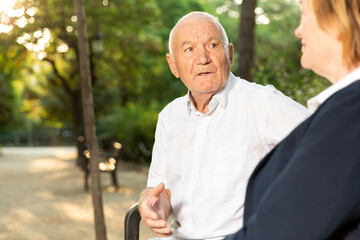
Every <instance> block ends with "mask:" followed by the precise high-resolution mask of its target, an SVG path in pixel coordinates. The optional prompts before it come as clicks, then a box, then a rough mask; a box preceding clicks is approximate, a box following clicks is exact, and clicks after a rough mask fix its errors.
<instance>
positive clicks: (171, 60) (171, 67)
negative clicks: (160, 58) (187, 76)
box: [166, 53, 180, 78]
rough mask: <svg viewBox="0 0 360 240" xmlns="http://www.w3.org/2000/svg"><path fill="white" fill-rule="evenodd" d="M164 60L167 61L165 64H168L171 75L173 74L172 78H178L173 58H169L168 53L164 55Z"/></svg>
mask: <svg viewBox="0 0 360 240" xmlns="http://www.w3.org/2000/svg"><path fill="white" fill-rule="evenodd" d="M166 59H167V62H168V64H169V67H170V70H171V72H172V74H174V76H175V77H176V78H179V77H180V75H179V72H178V71H177V68H176V65H175V61H174V58H173V57H172V56H171V54H169V53H168V54H166Z"/></svg>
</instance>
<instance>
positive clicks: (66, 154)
mask: <svg viewBox="0 0 360 240" xmlns="http://www.w3.org/2000/svg"><path fill="white" fill-rule="evenodd" d="M75 156H76V154H75V148H71V147H46V148H45V147H39V148H3V149H2V156H0V240H92V239H95V234H94V225H93V210H92V202H91V195H90V194H89V193H85V192H84V190H83V184H84V183H83V172H82V171H81V170H80V169H79V168H78V167H76V166H75ZM101 176H102V181H103V202H104V213H105V221H106V228H107V237H108V240H118V239H120V240H121V239H124V216H125V213H126V211H127V210H128V209H129V207H130V206H132V205H133V204H134V203H135V202H136V201H137V199H138V196H139V193H140V191H141V190H142V189H143V188H144V187H145V183H146V178H147V169H146V168H141V167H138V166H135V165H131V164H127V163H124V162H121V163H120V169H119V174H118V180H119V183H120V185H121V187H122V188H121V189H120V190H118V191H114V189H112V188H110V187H108V186H109V185H110V175H109V174H107V173H102V175H101ZM152 236H153V234H151V233H150V232H149V231H148V230H147V229H146V228H145V227H144V226H143V225H141V234H140V239H148V238H150V237H152Z"/></svg>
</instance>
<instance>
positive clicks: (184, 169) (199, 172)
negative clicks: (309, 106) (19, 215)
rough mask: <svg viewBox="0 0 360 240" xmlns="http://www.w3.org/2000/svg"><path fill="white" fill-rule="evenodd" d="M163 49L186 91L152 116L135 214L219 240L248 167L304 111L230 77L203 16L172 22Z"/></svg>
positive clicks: (210, 22)
mask: <svg viewBox="0 0 360 240" xmlns="http://www.w3.org/2000/svg"><path fill="white" fill-rule="evenodd" d="M169 50H170V54H168V55H167V56H166V57H167V60H168V63H169V66H170V69H171V71H172V73H173V74H174V75H175V77H177V78H180V79H181V80H182V82H183V83H184V84H185V85H186V87H187V88H188V89H189V91H188V94H187V95H185V96H183V97H180V98H177V99H175V100H174V101H172V102H171V103H169V104H168V105H167V106H166V107H165V108H164V109H163V110H162V111H161V113H160V114H159V119H158V123H157V128H156V133H155V144H154V148H153V158H152V163H151V167H150V170H149V177H148V183H147V187H148V188H147V189H146V190H145V191H144V192H143V193H142V195H141V197H140V203H139V209H140V213H141V216H142V220H143V222H144V223H145V225H146V226H147V227H148V228H150V229H151V230H152V231H153V232H155V233H156V234H157V235H158V236H160V237H168V236H171V235H172V234H173V235H174V236H173V238H174V239H175V238H176V239H178V238H180V239H181V238H185V239H222V238H224V237H225V236H226V235H228V234H230V233H233V232H235V231H236V230H237V229H239V228H240V227H241V226H242V218H243V204H244V197H245V188H246V184H247V182H248V178H249V175H250V174H251V172H252V170H253V168H254V167H255V166H256V164H257V163H258V161H259V160H260V159H261V158H262V157H263V156H264V155H265V154H266V153H267V152H269V151H270V150H271V149H272V148H273V147H274V146H275V145H276V144H277V143H278V142H279V141H280V140H282V139H283V138H284V137H285V136H286V135H287V133H289V132H290V131H291V130H292V129H293V128H294V127H295V126H296V125H297V124H298V123H300V122H301V121H302V120H303V119H304V118H306V117H307V116H308V112H307V110H306V109H305V108H304V107H303V106H301V105H300V104H298V103H296V102H294V101H293V100H291V99H290V98H288V97H286V96H284V95H283V94H282V93H281V92H279V91H277V90H276V89H274V88H273V87H271V86H268V87H264V86H260V85H257V84H254V83H249V82H247V81H245V80H242V79H240V78H238V77H235V76H234V75H233V74H232V73H231V72H230V69H231V65H232V61H233V50H234V48H233V45H232V44H229V42H228V39H227V36H226V33H225V30H224V29H223V27H222V26H221V24H220V23H219V22H218V21H217V19H216V18H214V17H213V16H211V15H209V14H207V13H203V12H192V13H189V14H188V15H186V16H184V17H183V18H182V19H180V21H179V22H178V23H177V24H176V25H175V27H174V28H173V30H172V31H171V33H170V38H169ZM170 214H172V217H173V218H174V220H176V221H177V223H178V228H177V230H176V231H174V230H173V229H172V230H171V229H170V226H169V225H168V224H167V222H166V220H167V218H168V217H169V216H170Z"/></svg>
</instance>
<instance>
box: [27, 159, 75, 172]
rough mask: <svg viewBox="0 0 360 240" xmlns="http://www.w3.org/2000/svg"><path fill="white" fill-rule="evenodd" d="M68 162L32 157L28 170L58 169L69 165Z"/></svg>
mask: <svg viewBox="0 0 360 240" xmlns="http://www.w3.org/2000/svg"><path fill="white" fill-rule="evenodd" d="M69 164H70V163H68V162H61V161H57V160H53V159H51V158H41V159H34V160H32V161H31V163H30V166H29V167H28V169H29V172H48V171H59V170H64V169H66V168H68V167H69Z"/></svg>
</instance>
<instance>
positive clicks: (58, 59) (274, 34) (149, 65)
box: [0, 0, 329, 160]
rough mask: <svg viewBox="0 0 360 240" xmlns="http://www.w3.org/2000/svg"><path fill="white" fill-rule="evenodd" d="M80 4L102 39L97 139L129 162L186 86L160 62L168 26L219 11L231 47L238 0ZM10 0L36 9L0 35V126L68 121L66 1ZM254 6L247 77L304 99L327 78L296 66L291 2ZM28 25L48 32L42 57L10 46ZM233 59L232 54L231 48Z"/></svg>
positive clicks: (69, 23)
mask: <svg viewBox="0 0 360 240" xmlns="http://www.w3.org/2000/svg"><path fill="white" fill-rule="evenodd" d="M85 3H86V14H87V27H88V36H89V40H90V47H91V42H92V41H93V40H94V38H93V36H94V34H95V33H96V32H98V31H100V32H101V33H102V35H103V42H104V51H103V52H102V53H100V54H95V53H94V52H92V54H91V57H92V58H91V59H92V64H93V68H92V69H93V77H94V78H93V80H94V82H93V91H94V103H95V113H96V117H97V131H98V136H99V140H100V142H101V143H102V146H103V147H107V146H109V144H110V143H111V141H113V140H117V141H120V142H121V143H123V145H124V153H125V155H126V158H129V159H133V160H138V159H139V158H140V157H141V156H145V155H146V153H144V148H143V150H142V151H143V152H141V150H140V146H139V143H143V144H144V146H145V148H146V149H148V150H150V149H151V148H152V144H153V141H154V131H155V124H156V120H157V116H158V113H159V111H160V110H161V109H162V108H163V107H164V106H165V105H166V104H167V103H168V102H170V101H171V100H173V99H174V98H176V97H179V96H181V95H184V94H185V93H186V91H187V89H186V88H185V86H184V85H183V84H182V82H181V80H180V79H176V78H175V77H174V76H173V75H172V74H171V72H170V70H169V67H168V65H167V61H166V57H165V55H166V53H167V52H168V36H169V32H170V30H171V28H172V27H173V26H174V24H175V23H176V22H177V21H178V20H179V18H181V17H182V16H183V15H185V14H187V13H188V12H190V11H207V12H209V13H211V14H213V15H215V16H216V17H218V18H219V20H220V22H221V23H222V24H223V26H224V28H225V30H226V31H227V33H228V37H229V40H230V42H233V43H234V45H235V48H236V47H237V46H239V44H241V43H238V42H237V39H238V34H237V32H238V25H239V19H240V18H239V11H240V5H239V4H237V3H235V1H234V0H177V1H175V0H168V1H164V0H137V1H134V0H104V1H97V0H87V1H85ZM18 4H19V6H20V4H21V5H23V6H24V7H25V12H26V11H27V10H28V9H36V14H35V15H34V16H30V15H28V14H27V15H26V16H25V17H26V18H27V19H28V22H29V24H27V25H26V27H24V28H20V27H14V29H13V31H12V33H11V34H9V35H6V34H5V35H4V34H0V43H1V44H0V52H1V54H0V66H1V69H0V70H1V72H0V96H1V97H0V130H2V129H5V128H6V129H10V127H13V128H15V127H19V124H21V123H22V125H26V124H24V123H28V122H27V121H25V120H24V119H23V118H24V116H25V115H26V116H27V117H28V118H29V119H30V122H31V123H34V124H42V125H47V126H50V127H63V126H71V125H74V123H73V118H74V114H75V113H74V111H76V109H77V108H76V106H75V105H76V103H77V102H79V99H80V98H77V97H79V96H80V91H79V68H78V55H77V54H78V42H77V36H76V28H77V26H76V21H75V20H74V18H73V16H74V15H75V12H74V5H73V0H24V1H21V2H20V1H18ZM258 7H259V8H258V9H257V14H258V15H257V17H258V20H259V19H260V18H261V17H265V18H268V19H269V21H270V22H269V24H257V26H256V56H255V68H254V70H253V74H254V79H255V81H256V82H257V83H261V84H272V85H274V86H275V87H276V88H278V89H279V90H281V91H282V92H284V93H285V94H286V95H288V96H290V97H292V98H294V99H295V100H297V101H299V102H300V103H302V104H305V101H306V100H307V99H308V98H309V97H312V96H314V95H315V94H316V93H318V92H319V91H321V90H322V89H324V88H325V87H326V86H328V85H329V84H328V83H327V81H326V80H324V79H322V78H320V77H318V76H316V75H315V74H313V73H312V72H310V71H307V70H303V69H302V68H301V66H300V57H301V52H300V41H299V40H298V39H296V37H295V36H294V34H293V31H294V30H295V28H296V26H297V24H298V22H299V9H298V6H297V5H296V0H258ZM261 9H262V11H261ZM14 21H15V20H14ZM14 21H13V22H14ZM37 31H41V32H43V33H44V32H45V31H49V32H50V33H51V41H49V42H48V43H47V44H46V49H45V52H46V58H45V59H43V60H42V61H41V60H39V59H37V58H36V57H37V55H38V53H37V52H35V51H33V50H27V48H25V46H26V44H23V45H21V44H18V43H16V40H18V39H19V38H18V37H25V36H27V35H26V34H28V35H29V36H30V38H28V40H27V41H28V42H31V43H33V44H37V43H39V41H41V40H40V39H41V38H39V37H36V36H35V35H36V34H35V33H36V32H37ZM64 44H66V46H68V50H67V51H65V52H63V53H61V52H59V51H58V47H59V46H63V45H64ZM235 52H236V51H235ZM3 53H4V54H3ZM30 57H31V58H30ZM236 61H239V59H238V57H237V56H236V55H235V62H236ZM51 63H54V66H55V67H56V69H57V71H58V72H57V73H56V72H55V71H54V68H53V66H52V65H51ZM234 66H236V64H234ZM234 72H235V71H234ZM64 83H65V84H64ZM64 85H67V86H68V89H67V88H65V87H64ZM69 92H72V94H69ZM21 98H23V100H22V101H21ZM78 114H79V113H78ZM80 114H81V113H80ZM22 125H20V127H21V126H22ZM36 126H38V125H36ZM24 128H25V127H24ZM73 128H74V127H73ZM25 132H26V131H25ZM10 135H11V134H10ZM146 159H148V157H146Z"/></svg>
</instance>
